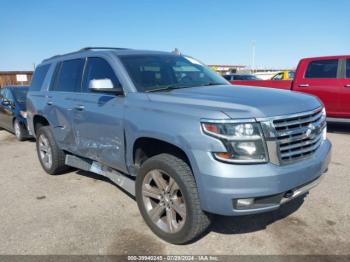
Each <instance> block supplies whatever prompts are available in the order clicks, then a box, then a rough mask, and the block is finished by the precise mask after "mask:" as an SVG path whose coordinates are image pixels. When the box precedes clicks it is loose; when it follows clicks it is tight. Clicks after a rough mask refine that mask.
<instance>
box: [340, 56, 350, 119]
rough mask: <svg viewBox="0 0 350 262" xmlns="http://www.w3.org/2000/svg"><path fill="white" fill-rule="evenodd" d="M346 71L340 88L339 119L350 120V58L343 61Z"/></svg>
mask: <svg viewBox="0 0 350 262" xmlns="http://www.w3.org/2000/svg"><path fill="white" fill-rule="evenodd" d="M343 65H344V70H343V76H342V78H341V79H339V81H340V85H339V86H340V87H339V92H340V95H339V117H345V118H350V58H348V59H346V60H343Z"/></svg>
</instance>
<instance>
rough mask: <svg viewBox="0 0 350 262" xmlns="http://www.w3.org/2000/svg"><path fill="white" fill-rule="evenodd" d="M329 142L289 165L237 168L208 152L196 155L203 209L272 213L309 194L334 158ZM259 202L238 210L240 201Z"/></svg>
mask: <svg viewBox="0 0 350 262" xmlns="http://www.w3.org/2000/svg"><path fill="white" fill-rule="evenodd" d="M331 147H332V146H331V143H330V142H329V140H326V141H324V142H323V144H322V145H321V146H320V147H319V148H318V149H317V151H316V152H315V153H314V154H313V155H312V156H311V157H310V158H307V159H305V160H302V161H299V162H296V163H293V164H288V165H281V166H278V165H275V164H272V163H266V164H256V165H233V164H227V163H221V162H218V161H217V160H215V159H213V158H212V156H211V155H210V154H208V153H207V152H198V151H197V152H193V156H194V158H195V161H196V163H200V165H197V166H195V167H194V173H195V177H196V182H197V184H198V191H199V195H200V200H201V206H202V209H203V210H205V211H207V212H210V213H215V214H220V215H229V216H230V215H231V216H232V215H245V214H254V213H260V212H266V211H272V210H275V209H277V208H279V207H280V205H282V204H283V203H285V202H287V201H289V200H291V199H294V198H295V197H297V196H300V195H302V194H305V193H307V192H308V191H309V190H310V189H311V188H313V187H314V186H316V185H317V183H318V182H319V179H320V178H321V176H322V174H323V173H324V172H325V171H326V170H327V168H328V164H329V162H330V158H331ZM249 198H254V199H256V205H253V206H251V207H249V208H241V207H240V208H239V207H237V204H236V203H237V200H238V199H249Z"/></svg>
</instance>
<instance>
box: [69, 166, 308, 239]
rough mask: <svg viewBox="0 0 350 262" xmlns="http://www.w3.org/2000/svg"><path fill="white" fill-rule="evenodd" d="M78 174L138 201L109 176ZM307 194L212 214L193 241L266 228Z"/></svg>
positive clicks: (297, 204)
mask: <svg viewBox="0 0 350 262" xmlns="http://www.w3.org/2000/svg"><path fill="white" fill-rule="evenodd" d="M76 174H78V175H81V176H85V177H88V178H92V179H96V180H101V181H104V182H107V183H110V184H111V185H114V186H116V187H117V188H119V189H120V190H121V191H123V192H124V193H126V194H127V195H128V196H129V197H130V198H131V199H132V200H134V201H136V199H135V197H134V196H133V195H131V194H129V193H128V192H127V191H125V190H124V189H123V188H121V187H119V186H118V185H117V184H115V183H113V182H112V181H111V180H109V179H108V178H105V177H103V176H100V175H97V174H94V173H91V172H87V171H82V170H77V171H76ZM306 195H307V194H305V195H302V196H300V197H298V198H296V199H294V200H292V201H290V202H288V203H286V204H284V205H282V206H281V207H280V208H279V209H277V210H274V211H271V212H267V213H261V214H255V215H244V216H232V217H230V216H220V215H212V218H213V223H212V226H211V227H210V228H208V230H207V231H206V232H204V233H203V234H202V235H201V236H199V237H198V238H197V239H194V240H193V241H192V242H196V241H197V240H199V239H200V238H202V237H204V236H205V235H207V234H208V233H210V232H216V233H220V234H246V233H251V232H255V231H260V230H264V229H266V227H267V226H269V225H270V224H273V223H274V222H276V221H278V220H281V219H284V218H286V217H288V216H290V215H291V214H293V213H294V212H296V211H297V210H298V209H299V208H300V207H301V205H302V204H303V202H304V199H305V197H306Z"/></svg>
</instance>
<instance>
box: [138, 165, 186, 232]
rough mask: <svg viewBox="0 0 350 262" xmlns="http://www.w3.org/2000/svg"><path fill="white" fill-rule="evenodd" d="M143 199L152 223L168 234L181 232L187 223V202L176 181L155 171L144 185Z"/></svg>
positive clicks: (147, 177)
mask: <svg viewBox="0 0 350 262" xmlns="http://www.w3.org/2000/svg"><path fill="white" fill-rule="evenodd" d="M142 197H143V204H144V206H145V209H146V212H147V214H148V216H149V218H150V219H151V221H152V222H153V223H154V224H155V225H156V226H157V227H158V228H160V229H161V230H163V231H164V232H166V233H176V232H179V231H180V230H181V229H182V227H183V226H184V224H185V221H186V215H187V211H186V202H185V199H184V196H183V194H182V192H181V189H180V187H179V185H178V184H177V183H176V181H175V180H174V179H173V178H172V177H171V176H169V175H168V174H167V173H166V172H164V171H163V170H160V169H154V170H151V171H150V172H148V173H147V174H146V176H145V178H144V180H143V183H142Z"/></svg>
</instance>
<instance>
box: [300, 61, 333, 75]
mask: <svg viewBox="0 0 350 262" xmlns="http://www.w3.org/2000/svg"><path fill="white" fill-rule="evenodd" d="M337 72H338V59H329V60H315V61H312V62H310V64H309V65H308V67H307V70H306V74H305V78H337Z"/></svg>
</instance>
